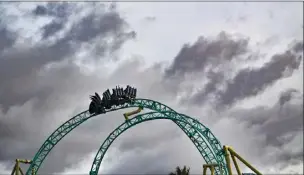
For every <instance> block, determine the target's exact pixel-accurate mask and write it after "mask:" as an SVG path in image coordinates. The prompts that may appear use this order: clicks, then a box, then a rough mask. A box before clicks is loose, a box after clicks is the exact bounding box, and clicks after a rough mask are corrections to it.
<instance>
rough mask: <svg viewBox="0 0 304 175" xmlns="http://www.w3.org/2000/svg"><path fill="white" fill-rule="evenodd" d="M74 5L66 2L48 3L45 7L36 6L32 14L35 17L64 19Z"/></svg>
mask: <svg viewBox="0 0 304 175" xmlns="http://www.w3.org/2000/svg"><path fill="white" fill-rule="evenodd" d="M74 5H75V3H68V2H48V3H47V4H46V5H37V6H36V8H35V9H34V10H33V11H32V14H33V15H36V16H52V17H56V18H66V17H67V16H68V15H69V14H70V11H71V10H72V9H73V7H74Z"/></svg>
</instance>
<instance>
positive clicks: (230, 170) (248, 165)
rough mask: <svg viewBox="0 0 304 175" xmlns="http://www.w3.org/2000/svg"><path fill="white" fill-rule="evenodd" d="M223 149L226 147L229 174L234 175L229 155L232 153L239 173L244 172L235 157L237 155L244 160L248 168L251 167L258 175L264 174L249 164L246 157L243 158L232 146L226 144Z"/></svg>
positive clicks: (240, 174)
mask: <svg viewBox="0 0 304 175" xmlns="http://www.w3.org/2000/svg"><path fill="white" fill-rule="evenodd" d="M223 149H224V152H225V159H226V163H227V168H228V173H229V175H232V169H231V163H230V157H229V155H231V158H232V161H233V163H234V166H235V168H236V171H237V173H238V175H242V173H241V171H240V168H239V165H238V163H237V161H236V159H235V157H237V158H238V159H239V160H240V161H241V162H243V163H244V164H245V165H246V166H247V167H248V168H250V169H251V170H252V171H253V172H255V173H256V174H257V175H262V173H260V172H259V171H258V170H257V169H255V168H254V167H253V166H252V165H251V164H249V163H248V162H247V161H246V160H245V159H243V158H242V157H241V156H240V155H239V154H237V153H236V152H235V151H234V150H233V149H232V148H231V147H229V146H226V145H225V146H224V147H223Z"/></svg>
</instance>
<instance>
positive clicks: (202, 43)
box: [166, 32, 248, 77]
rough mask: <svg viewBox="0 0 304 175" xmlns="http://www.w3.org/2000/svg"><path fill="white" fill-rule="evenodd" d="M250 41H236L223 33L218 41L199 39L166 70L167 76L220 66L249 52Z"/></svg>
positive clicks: (180, 53)
mask: <svg viewBox="0 0 304 175" xmlns="http://www.w3.org/2000/svg"><path fill="white" fill-rule="evenodd" d="M247 47H248V39H245V38H241V39H237V40H234V39H232V37H231V36H230V35H228V34H227V33H225V32H221V33H220V34H219V35H218V36H217V38H216V39H214V40H209V39H207V38H204V37H199V38H198V40H197V41H196V42H195V43H194V44H193V45H189V44H186V45H184V46H183V47H182V49H181V50H180V51H179V53H178V54H177V56H176V57H175V58H174V61H173V63H172V64H171V66H170V67H169V68H168V69H167V70H166V76H167V77H171V76H175V75H177V76H183V75H184V74H186V73H191V72H202V71H204V70H205V68H206V67H207V66H208V65H219V64H222V63H224V62H225V61H231V60H232V59H233V58H235V57H237V56H240V55H243V54H244V53H246V52H247V49H248V48H247Z"/></svg>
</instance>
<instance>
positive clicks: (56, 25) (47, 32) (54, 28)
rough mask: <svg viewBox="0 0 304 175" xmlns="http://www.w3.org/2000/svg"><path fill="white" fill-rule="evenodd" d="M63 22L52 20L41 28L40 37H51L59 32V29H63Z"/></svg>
mask: <svg viewBox="0 0 304 175" xmlns="http://www.w3.org/2000/svg"><path fill="white" fill-rule="evenodd" d="M64 22H65V21H62V20H53V21H52V22H51V23H49V24H46V25H45V26H43V28H42V30H43V34H42V37H43V38H44V39H46V38H48V37H50V36H53V35H54V34H56V33H57V32H58V31H60V30H61V29H63V27H64Z"/></svg>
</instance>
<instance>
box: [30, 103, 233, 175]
mask: <svg viewBox="0 0 304 175" xmlns="http://www.w3.org/2000/svg"><path fill="white" fill-rule="evenodd" d="M132 107H140V108H143V109H150V110H153V111H155V112H157V113H148V114H146V115H139V116H138V118H137V117H135V118H134V120H133V119H130V121H134V122H135V121H138V120H139V119H141V120H143V118H149V117H152V116H158V117H159V118H166V117H167V119H170V120H172V121H173V122H174V123H176V124H177V125H178V126H179V127H180V128H181V129H183V131H184V132H185V133H186V134H187V135H188V137H189V138H190V139H191V140H192V142H193V143H194V144H195V146H196V147H197V149H198V150H199V151H200V153H201V155H202V156H203V158H204V160H205V161H206V162H207V163H216V164H218V165H219V167H218V168H216V169H215V173H216V174H220V172H222V173H223V174H225V175H226V174H228V170H227V163H226V160H225V155H224V154H225V153H224V150H223V147H222V146H221V144H220V142H219V141H218V140H217V139H216V138H215V136H214V135H213V134H212V132H211V131H210V129H209V128H207V127H205V126H204V125H203V124H201V123H200V122H199V121H198V120H196V119H194V118H191V117H188V116H186V115H184V114H179V113H177V112H175V111H174V110H173V109H171V108H170V107H168V106H166V105H164V104H162V103H159V102H157V101H153V100H149V99H134V100H132V101H130V102H128V103H125V104H122V105H119V106H113V107H112V108H111V109H107V110H106V111H105V112H112V111H116V110H120V109H125V108H132ZM97 115H99V114H90V113H89V111H88V110H86V111H84V112H81V113H80V114H78V115H76V116H74V117H73V118H71V119H69V120H68V121H66V122H65V123H63V124H62V125H61V126H59V127H58V128H57V129H56V130H55V131H54V132H53V133H52V134H51V135H50V136H49V137H48V138H47V139H46V141H45V142H44V143H43V144H42V146H41V147H40V149H39V150H38V151H37V153H36V154H35V156H34V158H33V159H32V163H31V164H30V166H29V168H28V170H27V171H26V175H31V174H34V175H35V174H37V172H38V170H39V168H40V166H41V164H42V163H43V161H44V160H45V158H46V157H47V155H48V154H49V152H50V151H51V150H52V149H53V148H54V147H55V145H56V144H57V143H58V142H59V141H60V140H61V139H62V138H63V137H65V136H66V135H67V134H68V133H69V132H70V131H72V130H73V129H74V128H76V127H77V126H79V125H80V124H82V123H83V122H85V121H87V120H88V119H90V118H92V117H94V116H97ZM152 118H153V117H152ZM155 119H156V118H155ZM128 126H129V125H128ZM97 158H98V157H97ZM95 163H99V164H100V162H99V161H98V160H95ZM94 167H95V166H94V164H93V165H92V168H94ZM94 172H96V171H95V170H94V169H93V170H91V173H94Z"/></svg>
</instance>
